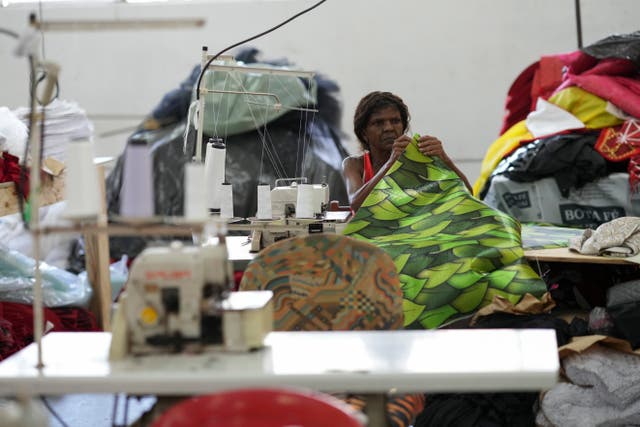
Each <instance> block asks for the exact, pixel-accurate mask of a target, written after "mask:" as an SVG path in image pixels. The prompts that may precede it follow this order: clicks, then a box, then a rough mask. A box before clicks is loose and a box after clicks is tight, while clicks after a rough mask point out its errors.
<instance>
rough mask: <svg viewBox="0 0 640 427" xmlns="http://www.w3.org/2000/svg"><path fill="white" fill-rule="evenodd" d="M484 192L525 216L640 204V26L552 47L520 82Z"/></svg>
mask: <svg viewBox="0 0 640 427" xmlns="http://www.w3.org/2000/svg"><path fill="white" fill-rule="evenodd" d="M506 110H507V113H506V115H505V117H504V122H503V126H502V130H501V136H500V137H499V138H498V139H497V140H496V141H495V142H494V143H493V144H492V145H491V146H490V148H489V150H488V151H487V154H486V156H485V158H484V160H483V163H482V169H481V175H480V177H479V178H478V180H477V181H476V183H475V185H474V194H475V195H476V196H479V197H480V198H482V199H483V200H485V201H486V202H487V204H489V205H491V206H494V207H496V208H498V209H500V210H502V211H504V212H506V213H509V214H510V215H512V216H514V217H516V218H518V219H519V220H521V221H531V222H545V223H552V224H557V225H570V226H580V227H596V226H598V225H600V224H602V223H604V222H607V221H610V220H612V219H614V218H617V217H620V216H629V215H638V214H640V195H638V186H639V184H640V166H639V165H640V31H639V32H634V33H631V34H627V35H620V36H611V37H607V38H605V39H603V40H600V41H598V42H596V43H594V44H593V45H590V46H588V47H585V48H583V49H582V50H578V51H575V52H570V53H566V54H558V55H549V56H544V57H542V58H540V60H539V61H536V62H535V63H534V64H532V65H530V66H529V67H528V68H526V69H525V70H524V71H523V72H522V73H521V74H520V75H519V76H518V77H517V79H516V80H515V81H514V83H513V84H512V86H511V88H510V90H509V94H508V98H507V102H506Z"/></svg>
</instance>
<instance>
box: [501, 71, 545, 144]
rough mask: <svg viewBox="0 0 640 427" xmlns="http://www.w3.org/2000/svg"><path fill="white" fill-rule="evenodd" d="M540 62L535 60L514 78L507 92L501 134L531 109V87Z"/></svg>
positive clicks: (522, 118) (523, 117)
mask: <svg viewBox="0 0 640 427" xmlns="http://www.w3.org/2000/svg"><path fill="white" fill-rule="evenodd" d="M539 66H540V62H539V61H538V62H534V63H533V64H531V65H529V66H528V67H527V68H525V69H524V71H522V72H521V73H520V75H518V77H517V78H516V79H515V80H514V82H513V83H512V84H511V87H510V88H509V92H508V93H507V100H506V103H505V110H506V111H505V115H504V117H503V118H502V129H500V135H502V134H503V133H505V132H506V131H507V130H509V129H510V128H511V127H512V126H513V125H515V124H516V123H518V122H520V121H522V120H524V119H525V117H527V114H529V111H531V103H532V100H531V88H532V86H533V79H534V76H535V73H536V71H537V70H538V67H539Z"/></svg>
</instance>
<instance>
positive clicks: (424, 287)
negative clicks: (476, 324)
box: [344, 143, 546, 329]
mask: <svg viewBox="0 0 640 427" xmlns="http://www.w3.org/2000/svg"><path fill="white" fill-rule="evenodd" d="M344 234H346V235H348V236H351V237H353V238H356V239H360V240H364V241H366V242H369V243H372V244H373V245H375V246H378V247H379V248H381V249H383V250H384V251H385V252H387V253H388V254H389V255H390V256H391V258H393V260H394V262H395V264H396V268H397V270H398V273H399V278H400V282H401V287H402V292H403V310H404V326H405V327H406V328H426V329H431V328H437V327H439V326H442V325H443V324H445V323H446V322H449V321H452V320H455V319H457V318H460V317H464V316H466V315H469V314H471V313H473V312H475V311H476V310H477V309H479V308H481V307H483V306H485V305H487V304H489V303H490V302H491V301H492V300H493V298H494V296H497V295H500V296H502V297H504V298H506V299H507V300H509V301H511V302H512V303H514V304H516V303H517V302H519V301H520V299H521V298H522V297H523V296H524V295H525V294H527V293H529V294H532V295H534V296H536V297H540V296H542V295H543V294H544V293H545V292H546V285H545V283H544V282H543V281H542V280H541V279H540V277H539V276H538V275H537V273H536V272H535V271H534V270H533V269H532V268H531V267H530V266H529V264H528V263H527V261H526V260H525V258H524V251H523V249H522V245H521V240H520V223H519V222H518V221H517V220H515V219H514V218H512V217H510V216H509V215H507V214H505V213H502V212H500V211H498V210H496V209H493V208H490V207H489V206H487V205H486V204H484V203H483V202H482V201H480V200H478V199H476V198H475V197H473V196H472V195H471V194H469V192H468V191H467V189H466V187H465V186H464V184H463V182H462V180H461V179H460V178H459V177H458V175H457V174H456V173H455V172H453V171H452V170H451V169H450V168H449V167H447V166H446V165H445V164H444V163H443V162H442V160H441V159H439V158H430V157H426V156H424V155H423V154H421V153H420V152H419V151H418V149H417V146H416V145H415V143H412V144H410V145H409V146H408V147H407V150H406V151H405V153H404V154H403V155H402V157H401V158H400V159H399V160H398V161H397V162H396V163H395V164H394V165H393V166H392V168H391V169H390V170H389V172H388V173H387V175H386V176H385V177H384V178H383V179H382V180H380V182H378V184H377V185H376V187H375V188H374V190H373V191H372V192H371V193H370V194H369V196H368V197H367V198H366V200H365V201H364V203H363V204H362V207H361V208H360V209H359V210H358V211H357V212H356V214H355V216H354V217H353V219H352V220H351V221H350V222H349V224H347V226H346V228H345V230H344Z"/></svg>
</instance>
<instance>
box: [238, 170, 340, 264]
mask: <svg viewBox="0 0 640 427" xmlns="http://www.w3.org/2000/svg"><path fill="white" fill-rule="evenodd" d="M298 181H299V182H298ZM283 183H288V184H287V185H283ZM301 184H306V178H285V179H277V180H276V181H275V187H274V188H273V190H271V210H272V215H273V218H272V219H257V218H251V219H250V221H251V225H250V226H249V227H248V228H249V229H250V230H251V252H259V251H260V250H261V249H263V248H265V247H267V246H269V245H270V244H272V243H274V242H276V241H278V240H282V239H286V238H289V237H294V236H299V235H306V234H312V233H339V232H341V230H342V228H344V226H345V225H346V223H347V221H348V219H349V217H350V216H351V212H350V211H337V210H336V211H332V210H329V186H328V185H327V184H309V185H307V186H306V187H302V186H301ZM301 189H304V190H305V191H306V194H305V195H304V196H303V197H301V195H300V191H301ZM299 203H306V205H305V206H299ZM229 229H239V228H238V227H237V226H230V228H229Z"/></svg>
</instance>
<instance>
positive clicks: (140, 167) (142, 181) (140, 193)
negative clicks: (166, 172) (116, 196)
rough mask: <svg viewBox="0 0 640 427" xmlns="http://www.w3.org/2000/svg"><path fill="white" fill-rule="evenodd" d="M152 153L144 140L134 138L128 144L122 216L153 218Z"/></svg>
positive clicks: (121, 193)
mask: <svg viewBox="0 0 640 427" xmlns="http://www.w3.org/2000/svg"><path fill="white" fill-rule="evenodd" d="M152 176H153V171H152V159H151V152H150V150H149V147H148V146H147V141H146V140H145V139H144V138H141V137H137V138H132V139H131V140H130V141H129V143H128V144H127V149H126V155H125V158H124V170H123V172H122V188H121V189H120V216H122V217H127V218H144V217H152V216H153V214H154V212H155V211H154V204H153V203H154V202H153V201H154V195H153V182H152Z"/></svg>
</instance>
